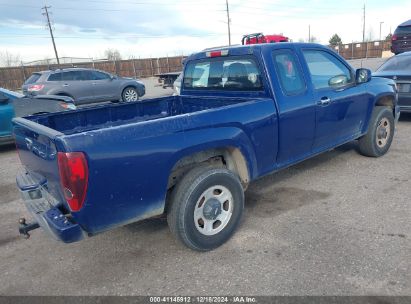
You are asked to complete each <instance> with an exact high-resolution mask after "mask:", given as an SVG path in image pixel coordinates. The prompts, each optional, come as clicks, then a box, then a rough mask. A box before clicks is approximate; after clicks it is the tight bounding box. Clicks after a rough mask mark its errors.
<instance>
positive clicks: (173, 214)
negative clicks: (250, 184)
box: [167, 167, 244, 251]
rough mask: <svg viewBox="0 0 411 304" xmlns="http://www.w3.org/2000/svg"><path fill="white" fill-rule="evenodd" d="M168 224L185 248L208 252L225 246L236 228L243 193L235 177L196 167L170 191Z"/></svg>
mask: <svg viewBox="0 0 411 304" xmlns="http://www.w3.org/2000/svg"><path fill="white" fill-rule="evenodd" d="M170 204H171V205H170V208H169V210H168V214H167V221H168V224H169V226H170V230H171V232H172V233H173V234H174V235H175V236H176V237H177V238H178V239H179V240H180V241H182V242H183V243H184V244H185V245H186V246H188V247H189V248H191V249H194V250H198V251H207V250H211V249H214V248H216V247H218V246H220V245H222V244H224V243H225V242H226V241H227V240H228V239H229V238H230V237H231V236H232V235H233V233H234V231H235V229H236V228H237V226H238V224H239V222H240V219H241V215H242V213H243V209H244V191H243V188H242V185H241V183H240V180H239V178H238V176H237V175H235V174H234V173H233V172H231V171H229V170H227V169H225V168H207V167H206V168H204V167H202V168H196V169H193V170H191V171H190V172H188V173H187V174H186V175H185V176H184V178H183V179H182V180H181V181H180V182H179V183H178V185H177V186H176V188H175V189H174V190H173V194H172V197H171V202H170Z"/></svg>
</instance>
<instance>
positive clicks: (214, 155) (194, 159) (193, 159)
mask: <svg viewBox="0 0 411 304" xmlns="http://www.w3.org/2000/svg"><path fill="white" fill-rule="evenodd" d="M199 165H208V166H216V167H221V166H223V167H226V168H227V169H229V170H231V171H233V172H235V173H236V174H238V176H239V178H240V181H241V184H242V185H243V188H244V189H246V188H247V186H248V184H249V182H250V175H249V172H248V167H247V162H246V160H245V158H244V156H243V154H242V153H241V151H240V150H239V149H238V148H234V147H227V148H221V149H210V150H205V151H200V152H197V153H194V154H191V155H188V156H185V157H183V158H182V159H180V160H179V161H178V162H177V163H176V164H175V165H174V167H173V169H172V170H171V173H170V176H169V179H168V185H167V189H171V188H172V187H174V186H175V185H176V184H177V183H178V181H179V180H180V179H181V178H182V177H183V176H184V174H185V173H186V172H187V171H189V170H191V169H192V168H194V167H197V166H199Z"/></svg>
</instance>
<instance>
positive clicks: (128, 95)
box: [121, 87, 139, 102]
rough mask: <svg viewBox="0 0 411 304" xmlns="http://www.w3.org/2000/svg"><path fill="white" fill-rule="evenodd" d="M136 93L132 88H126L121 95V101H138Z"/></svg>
mask: <svg viewBox="0 0 411 304" xmlns="http://www.w3.org/2000/svg"><path fill="white" fill-rule="evenodd" d="M138 97H139V96H138V92H137V89H136V88H134V87H126V88H125V89H124V90H123V93H121V99H122V100H123V101H124V102H133V101H137V100H138Z"/></svg>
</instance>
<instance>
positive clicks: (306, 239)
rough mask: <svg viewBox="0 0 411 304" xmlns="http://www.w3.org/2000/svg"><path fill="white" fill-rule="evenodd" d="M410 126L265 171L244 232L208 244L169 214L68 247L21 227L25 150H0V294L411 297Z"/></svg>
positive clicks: (253, 191) (406, 122)
mask: <svg viewBox="0 0 411 304" xmlns="http://www.w3.org/2000/svg"><path fill="white" fill-rule="evenodd" d="M160 90H162V89H160ZM161 93H166V92H165V91H161ZM410 134H411V116H410V115H408V116H406V115H403V117H402V119H401V121H400V123H399V125H398V129H397V133H396V136H395V139H394V142H393V145H392V147H391V150H390V152H389V153H388V154H387V155H386V156H384V157H382V158H379V159H372V158H366V157H363V156H360V155H359V154H358V153H357V151H356V143H355V142H353V143H350V144H347V145H345V146H343V147H340V148H338V149H336V150H333V151H331V152H328V153H325V154H323V155H320V156H318V157H315V158H313V159H311V160H308V161H305V162H303V163H301V164H299V165H296V166H294V167H291V168H289V169H286V170H284V171H281V172H279V173H276V174H273V175H270V176H267V177H265V178H262V179H260V180H259V181H257V182H255V183H254V184H252V186H251V187H250V188H249V189H248V191H247V192H246V210H245V214H244V217H243V221H242V224H241V226H240V228H239V230H238V232H237V233H236V234H235V236H234V237H233V238H232V239H231V240H230V241H229V242H228V243H227V244H225V245H224V246H222V247H220V248H218V249H217V250H214V251H212V252H208V253H197V252H194V251H190V250H189V249H186V248H185V247H183V246H182V245H180V244H179V243H178V242H177V241H175V239H174V238H173V237H172V235H171V233H170V232H169V230H168V227H167V223H166V222H165V221H164V220H150V221H146V222H143V223H140V224H132V225H128V226H125V227H122V228H119V229H116V230H113V231H110V232H107V233H104V234H101V235H98V236H96V237H93V238H90V239H87V240H85V241H82V242H79V243H74V244H69V245H66V244H62V243H58V242H56V241H53V240H52V239H50V238H49V237H48V236H47V235H46V234H45V233H44V232H42V231H41V230H36V231H33V233H32V237H31V239H30V240H25V239H23V238H21V237H19V236H18V233H17V220H18V218H19V217H21V216H27V217H29V216H28V214H27V212H26V210H25V208H24V206H23V204H22V202H21V200H20V199H19V194H18V193H17V190H16V187H15V175H16V171H17V170H18V168H19V160H18V156H17V154H16V152H15V150H14V148H13V146H11V147H5V148H1V150H0V164H1V167H0V168H1V170H0V207H1V211H0V276H1V282H2V283H1V284H0V294H1V295H107V294H110V295H112V294H115V295H125V294H127V295H200V294H201V295H222V294H224V295H227V294H229V295H239V294H247V295H274V294H275V295H365V294H366V295H411V267H410V266H411V256H410V252H411V221H410V218H411V205H410V203H411V201H410V197H411V187H410V185H411V170H410V169H411V137H410Z"/></svg>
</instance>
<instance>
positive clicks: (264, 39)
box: [241, 33, 289, 45]
mask: <svg viewBox="0 0 411 304" xmlns="http://www.w3.org/2000/svg"><path fill="white" fill-rule="evenodd" d="M288 41H289V39H288V37H285V36H283V35H264V34H263V33H255V34H248V35H244V36H243V39H241V44H243V45H244V44H260V43H275V42H288Z"/></svg>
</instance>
